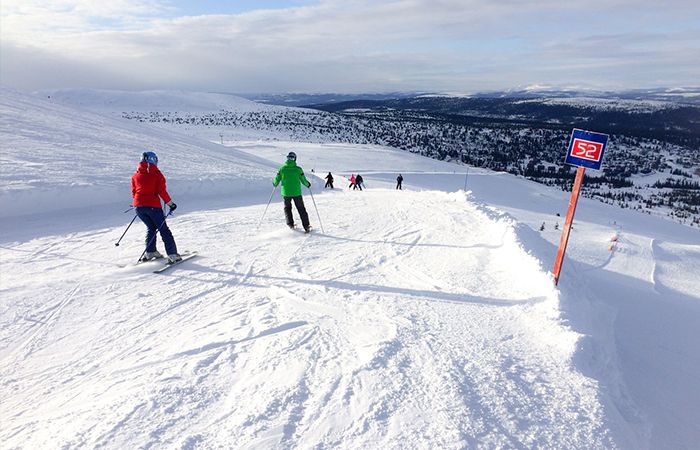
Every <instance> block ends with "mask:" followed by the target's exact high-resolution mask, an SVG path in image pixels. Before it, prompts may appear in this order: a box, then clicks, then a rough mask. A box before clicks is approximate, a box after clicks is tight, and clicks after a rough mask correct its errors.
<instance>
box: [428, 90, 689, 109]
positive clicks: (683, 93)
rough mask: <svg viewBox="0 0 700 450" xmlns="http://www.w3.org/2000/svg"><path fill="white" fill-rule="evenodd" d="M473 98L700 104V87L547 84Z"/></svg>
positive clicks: (478, 94)
mask: <svg viewBox="0 0 700 450" xmlns="http://www.w3.org/2000/svg"><path fill="white" fill-rule="evenodd" d="M442 96H449V95H442ZM469 97H473V98H538V99H542V98H595V99H601V100H641V101H647V100H652V101H664V102H673V103H686V104H695V105H700V87H678V88H654V89H631V90H624V91H601V90H592V89H565V88H552V87H546V86H529V87H525V88H516V89H510V90H505V91H494V92H480V93H477V94H473V95H470V96H469Z"/></svg>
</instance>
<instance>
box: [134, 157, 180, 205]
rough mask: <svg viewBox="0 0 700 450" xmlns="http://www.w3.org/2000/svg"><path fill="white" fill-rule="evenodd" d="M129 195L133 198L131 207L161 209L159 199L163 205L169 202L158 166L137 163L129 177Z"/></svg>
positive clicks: (163, 178) (163, 179)
mask: <svg viewBox="0 0 700 450" xmlns="http://www.w3.org/2000/svg"><path fill="white" fill-rule="evenodd" d="M131 195H132V196H133V197H134V201H133V206H151V207H153V208H161V207H162V206H161V204H160V199H161V198H162V199H163V201H164V202H165V203H168V202H170V195H169V194H168V191H166V190H165V177H164V176H163V174H162V173H161V172H160V170H158V166H155V165H153V164H149V163H147V162H142V163H139V166H138V168H136V173H135V174H134V175H133V176H132V177H131Z"/></svg>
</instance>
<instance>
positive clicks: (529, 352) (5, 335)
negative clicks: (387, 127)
mask: <svg viewBox="0 0 700 450" xmlns="http://www.w3.org/2000/svg"><path fill="white" fill-rule="evenodd" d="M2 104H3V108H2V109H0V113H1V114H0V130H2V131H3V134H2V139H3V143H5V142H8V141H9V142H12V147H13V148H12V152H11V153H10V154H11V155H16V156H14V157H15V158H19V155H24V156H23V159H24V165H21V166H18V165H15V164H6V160H3V172H2V174H0V181H2V195H3V196H5V198H6V199H7V203H6V205H13V204H20V203H22V204H23V208H25V209H23V210H22V211H23V212H24V213H23V214H19V213H17V212H16V211H13V210H12V208H10V209H9V210H8V209H5V208H3V209H2V213H3V214H2V216H0V264H1V266H2V267H1V270H0V292H1V293H2V296H1V297H0V299H1V300H0V361H1V363H0V398H2V399H3V401H2V402H0V442H2V443H3V448H4V447H7V448H27V449H29V448H31V449H35V448H57V447H58V448H183V449H184V448H187V449H194V448H256V449H257V448H259V449H267V448H348V449H351V448H352V449H354V448H380V447H386V448H402V449H404V448H445V449H452V448H454V449H458V448H533V447H547V448H630V449H638V448H693V447H694V445H695V443H696V442H697V441H698V439H699V438H700V428H699V426H698V424H699V423H700V412H699V408H698V406H697V405H699V404H700V387H699V386H698V383H697V379H700V361H699V360H698V359H697V354H698V347H699V345H698V340H697V329H698V325H700V307H699V305H700V303H698V302H699V301H700V298H699V296H698V294H697V292H698V291H700V290H699V289H698V282H697V279H696V274H697V273H698V269H700V244H699V242H700V240H698V239H697V238H698V232H697V231H696V230H693V229H691V228H687V227H683V226H680V225H677V224H674V223H672V222H667V221H663V220H660V219H655V218H652V217H648V216H643V215H639V214H635V213H632V212H630V211H624V210H619V209H616V208H612V207H609V206H607V205H604V204H601V203H598V202H594V201H588V200H582V202H581V204H580V206H579V210H578V212H577V221H576V223H575V226H574V231H573V234H572V238H571V244H570V249H569V252H568V254H567V260H566V262H565V265H564V273H563V275H562V281H561V283H560V286H559V288H555V287H554V286H553V283H552V280H551V275H550V274H549V273H548V272H549V269H550V267H551V263H552V261H553V254H554V252H555V251H556V247H555V245H556V243H557V242H558V238H559V231H558V230H555V229H554V224H555V223H558V224H559V226H561V225H562V223H563V220H562V217H558V216H556V213H557V212H559V213H562V216H563V212H564V211H563V209H564V208H565V207H566V201H567V194H566V193H562V192H557V191H553V190H550V189H548V188H546V187H544V186H542V185H538V184H535V183H530V182H527V181H525V180H522V179H517V178H515V177H512V176H510V175H506V174H498V173H493V172H489V171H482V170H475V169H470V168H467V167H464V166H456V165H452V164H448V163H444V162H439V161H434V160H429V159H425V158H422V157H419V156H416V155H411V154H408V153H405V152H401V151H398V150H393V149H387V148H382V147H371V146H358V145H344V144H327V145H322V144H304V143H286V142H275V143H270V142H258V141H247V142H236V143H232V144H231V145H232V147H229V148H226V147H223V146H219V145H216V144H213V143H209V142H205V141H203V140H199V139H197V138H196V137H193V136H184V135H179V134H177V133H174V134H172V143H171V142H170V141H169V139H170V137H169V134H168V132H166V131H164V130H158V129H154V128H150V127H148V126H146V125H140V124H133V123H129V122H125V121H121V120H119V119H117V118H113V117H112V118H105V117H104V116H100V115H98V114H95V113H88V112H86V111H85V110H78V109H73V108H71V107H68V106H61V107H60V108H58V109H57V110H56V111H53V110H52V109H51V106H50V105H47V104H46V103H44V101H43V100H40V99H38V98H36V97H29V96H25V95H23V94H21V93H16V92H15V93H12V94H6V93H5V91H3V103H2ZM53 106H56V107H58V105H53ZM40 114H44V115H45V117H46V119H45V121H43V122H37V121H35V120H34V119H33V118H35V117H37V116H39V115H40ZM101 120H104V122H99V121H101ZM96 121H97V122H99V123H100V126H99V129H100V133H99V134H97V133H96V132H94V131H93V132H91V131H85V132H84V133H82V131H83V130H85V129H86V127H90V126H92V125H93V124H94V123H95V122H96ZM46 124H54V128H53V129H51V132H47V131H46V128H45V125H46ZM19 130H21V131H19ZM18 136H19V137H18ZM29 136H33V137H32V138H31V139H30V138H29ZM61 136H67V137H66V138H65V139H64V138H63V137H61ZM74 136H83V137H82V139H84V141H82V142H83V143H84V145H83V147H85V146H100V145H104V146H105V147H104V148H105V149H109V150H110V152H111V153H114V154H110V156H108V157H106V158H108V159H110V158H112V159H113V161H114V164H123V165H124V166H125V167H126V168H125V169H124V170H123V172H122V169H117V168H116V166H114V167H115V168H114V169H113V170H106V172H108V173H109V175H106V181H105V182H106V183H107V185H109V186H112V187H113V188H114V190H113V192H114V193H115V196H108V197H104V198H102V199H100V198H95V204H92V203H86V204H81V203H80V199H79V198H76V197H75V196H74V193H75V191H74V188H73V187H72V186H71V185H70V184H69V183H64V181H63V180H64V179H68V178H70V177H69V176H68V175H70V176H73V173H68V174H66V173H64V171H70V170H73V169H72V167H80V168H81V170H82V171H83V172H88V173H90V172H92V173H94V171H97V170H100V168H101V167H103V165H104V163H103V162H101V161H96V160H95V159H94V158H92V157H91V156H90V153H88V152H84V151H75V149H71V148H69V147H68V145H67V144H68V143H69V142H73V141H72V139H73V138H72V137H74ZM124 136H126V137H124ZM141 139H142V140H144V141H149V140H153V141H154V142H161V145H162V147H158V148H156V151H158V152H159V156H160V157H161V169H162V170H163V171H164V173H165V174H166V176H167V177H168V183H169V184H168V185H169V190H170V191H171V194H173V196H174V199H175V201H176V202H177V203H178V205H179V207H178V210H177V212H176V214H175V216H174V217H172V218H171V219H169V224H170V227H171V229H172V231H173V233H174V236H175V239H176V240H177V243H178V247H179V248H180V249H181V250H197V251H198V252H199V253H200V255H199V256H197V257H196V258H194V259H192V260H190V261H187V262H185V263H183V264H181V265H178V266H177V267H174V268H172V269H171V270H169V271H166V272H165V273H163V274H159V275H156V274H153V273H152V271H153V270H154V269H155V268H156V267H159V264H160V263H159V262H153V263H146V264H140V265H135V264H134V261H135V260H136V258H137V257H138V255H139V254H140V253H141V251H142V249H143V248H142V246H143V241H142V240H143V234H144V229H143V228H144V227H143V225H142V224H140V223H138V221H137V222H136V223H135V224H134V225H133V227H132V228H131V229H130V230H129V231H128V232H127V234H126V236H125V238H124V240H123V241H122V243H121V245H120V246H119V247H115V246H114V245H113V244H114V242H116V241H117V240H118V239H119V237H120V236H121V234H122V232H123V231H124V229H125V228H126V225H127V224H128V222H129V220H131V217H132V216H130V215H128V214H123V213H122V211H123V210H124V209H126V206H124V207H121V206H122V205H128V202H129V201H130V198H129V192H128V178H129V176H130V174H131V172H132V171H133V168H134V167H135V165H136V162H137V160H138V155H139V154H140V153H139V152H138V151H136V152H135V155H133V154H132V152H131V151H128V152H125V151H124V150H123V149H122V147H125V146H126V143H129V142H132V143H133V145H134V146H138V145H139V144H138V142H139V140H141ZM112 141H113V142H116V143H122V142H123V143H124V144H125V145H121V144H119V145H116V144H115V145H113V146H112V147H107V145H108V143H109V142H112ZM40 142H43V145H44V149H45V151H41V152H34V151H30V150H32V149H34V148H36V146H37V145H38V144H37V143H40ZM183 142H185V143H186V145H185V144H180V143H183ZM178 149H182V150H181V151H180V150H178ZM289 150H294V151H296V152H297V154H298V155H299V163H300V164H301V165H302V166H303V167H304V168H305V170H306V173H307V176H309V177H310V179H311V181H312V183H313V185H314V186H313V187H314V191H313V192H314V197H313V200H315V203H316V205H317V207H318V208H317V209H316V208H314V202H313V201H312V198H311V197H310V195H309V192H308V191H306V195H305V201H306V205H307V208H308V210H309V213H310V218H311V222H312V225H313V226H314V232H313V233H312V234H310V235H305V234H303V233H301V232H298V231H292V230H289V229H287V228H286V227H285V226H284V221H283V216H282V211H281V200H280V198H279V195H278V194H275V195H274V196H273V199H272V204H271V206H270V208H269V209H268V210H267V212H266V214H265V217H264V219H263V220H262V221H261V218H262V217H263V213H264V211H265V206H266V203H267V199H268V198H269V196H270V193H271V189H272V187H271V185H270V179H271V178H272V176H274V173H275V168H276V167H277V166H278V165H279V164H280V163H281V162H282V160H283V155H284V154H286V152H288V151H289ZM52 152H57V153H56V155H57V156H56V159H57V160H59V161H64V160H70V161H71V162H72V164H71V165H66V166H59V167H60V169H56V168H55V167H56V166H55V165H54V166H53V167H54V168H53V169H49V168H47V167H48V166H49V163H48V162H47V160H49V159H50V158H49V155H51V154H52ZM117 152H121V153H117ZM170 152H173V153H170ZM171 154H172V155H174V156H176V157H171V158H165V157H164V155H165V156H168V155H171ZM3 158H5V153H3ZM122 160H123V161H122ZM176 161H177V162H176ZM202 161H208V162H209V163H207V164H203V163H202ZM26 166H28V167H31V168H33V169H32V170H34V172H33V176H34V178H36V179H41V180H42V181H43V182H44V183H45V185H46V189H45V190H38V189H36V188H35V186H34V185H33V184H32V181H31V180H32V178H25V176H24V174H23V173H20V172H18V171H20V170H25V169H24V167H26ZM311 169H313V173H312V172H311ZM329 170H331V171H333V173H334V175H336V187H338V189H336V190H333V191H330V190H326V191H323V189H322V183H323V180H322V177H323V176H325V174H326V173H327V172H328V171H329ZM180 172H183V173H180ZM212 172H213V173H216V174H217V175H216V179H217V180H218V181H217V182H216V183H213V182H210V181H209V180H211V179H212V178H214V176H213V175H212ZM357 172H360V173H361V174H362V175H363V177H364V178H365V181H366V187H367V189H366V190H365V191H362V192H359V191H350V190H348V189H347V183H346V181H345V178H344V177H346V176H349V175H350V174H351V173H357ZM398 172H401V173H402V174H403V175H404V178H405V180H404V187H405V189H406V190H404V191H396V190H395V189H394V183H395V181H394V179H395V177H396V175H397V174H398ZM465 172H468V173H465ZM192 178H197V179H198V180H199V179H201V180H207V181H206V182H203V183H200V184H197V183H194V182H192V180H191V179H192ZM85 180H86V181H85V183H87V185H88V187H90V186H92V187H97V186H99V185H100V184H101V183H102V177H86V178H85ZM241 180H243V181H241ZM465 182H466V188H467V191H465V190H464V187H465ZM120 184H123V185H124V192H123V193H122V194H121V197H119V198H122V199H123V200H122V203H115V202H117V201H118V197H117V196H116V193H117V188H119V186H120ZM214 184H216V186H221V187H222V189H209V188H208V186H212V185H214ZM198 186H199V187H198ZM27 192H31V195H32V197H31V198H32V199H33V200H34V201H30V202H27V203H26V204H24V199H26V198H28V197H26V196H27V195H29V194H27ZM222 193H223V195H222ZM178 194H180V195H178ZM52 198H58V199H59V200H60V202H59V205H63V206H64V207H61V208H56V209H54V210H51V211H50V212H49V213H47V212H46V210H45V209H44V207H43V205H44V203H45V201H46V200H47V199H52ZM181 199H182V200H181ZM69 206H70V209H68V207H69ZM95 206H99V208H98V209H96V207H95ZM97 211H99V214H98V213H96V212H97ZM316 211H318V214H319V215H320V218H321V220H322V223H319V215H317V213H316ZM543 222H544V223H545V225H546V226H545V230H544V231H541V232H540V231H539V227H540V224H541V223H543ZM258 225H259V226H258ZM321 225H322V227H321ZM321 228H323V230H322V229H321ZM613 236H616V237H617V240H616V241H614V242H613V241H611V238H612V237H613ZM611 246H612V251H611V250H610V248H611ZM159 247H160V248H161V250H162V244H159Z"/></svg>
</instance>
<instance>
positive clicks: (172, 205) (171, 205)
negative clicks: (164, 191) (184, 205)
mask: <svg viewBox="0 0 700 450" xmlns="http://www.w3.org/2000/svg"><path fill="white" fill-rule="evenodd" d="M168 206H169V207H170V211H175V210H176V209H177V205H176V204H175V202H173V201H170V202H168Z"/></svg>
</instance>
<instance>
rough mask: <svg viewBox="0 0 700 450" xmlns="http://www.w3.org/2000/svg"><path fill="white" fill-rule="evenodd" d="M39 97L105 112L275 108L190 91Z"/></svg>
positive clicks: (72, 93) (65, 91)
mask: <svg viewBox="0 0 700 450" xmlns="http://www.w3.org/2000/svg"><path fill="white" fill-rule="evenodd" d="M37 94H38V95H40V96H42V97H45V98H47V99H48V100H51V101H52V102H57V103H60V104H63V105H70V106H75V107H80V108H85V109H91V110H96V111H104V112H118V113H121V112H125V111H148V112H156V111H157V112H178V111H187V112H197V113H202V112H218V111H221V110H229V111H233V110H235V111H239V112H257V111H272V110H276V109H278V107H276V106H270V105H264V104H262V103H256V102H253V101H250V100H246V99H244V98H242V97H238V96H235V95H230V94H215V93H208V92H188V91H163V90H156V91H134V92H132V91H112V90H103V89H84V88H81V89H56V90H46V91H40V92H38V93H37Z"/></svg>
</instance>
